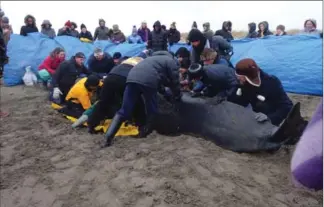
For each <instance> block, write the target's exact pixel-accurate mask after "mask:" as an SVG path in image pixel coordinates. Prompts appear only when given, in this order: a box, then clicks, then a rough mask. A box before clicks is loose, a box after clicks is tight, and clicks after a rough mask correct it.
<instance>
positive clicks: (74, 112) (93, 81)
mask: <svg viewBox="0 0 324 207" xmlns="http://www.w3.org/2000/svg"><path fill="white" fill-rule="evenodd" d="M100 86H102V83H101V82H100V79H99V77H98V76H97V75H90V76H88V77H85V78H82V79H80V80H79V81H78V82H76V83H75V84H74V86H73V87H72V88H71V90H70V91H69V93H68V94H67V96H66V98H65V101H66V106H65V107H63V108H62V110H61V112H63V113H65V114H67V115H70V116H73V117H79V116H81V115H82V113H83V112H84V111H85V110H87V109H89V108H90V107H91V99H92V97H93V95H94V92H95V91H97V89H98V87H100Z"/></svg>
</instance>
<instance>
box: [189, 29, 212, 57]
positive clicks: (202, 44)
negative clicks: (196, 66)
mask: <svg viewBox="0 0 324 207" xmlns="http://www.w3.org/2000/svg"><path fill="white" fill-rule="evenodd" d="M188 41H189V42H190V43H191V46H192V50H191V63H199V62H200V55H201V53H202V51H203V50H204V48H210V44H209V40H208V39H207V38H206V37H205V36H204V34H203V33H202V32H201V31H199V30H198V29H192V30H191V31H190V32H189V34H188Z"/></svg>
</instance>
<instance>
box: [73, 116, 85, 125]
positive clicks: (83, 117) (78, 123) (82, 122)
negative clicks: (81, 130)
mask: <svg viewBox="0 0 324 207" xmlns="http://www.w3.org/2000/svg"><path fill="white" fill-rule="evenodd" d="M87 121H88V116H87V115H82V116H81V117H80V118H79V119H78V120H76V121H75V122H74V123H73V124H72V128H76V127H79V126H81V125H82V124H84V123H85V122H87Z"/></svg>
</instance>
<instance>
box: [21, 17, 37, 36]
mask: <svg viewBox="0 0 324 207" xmlns="http://www.w3.org/2000/svg"><path fill="white" fill-rule="evenodd" d="M29 18H31V19H32V20H33V23H32V24H31V25H29V24H28V22H27V20H28V19H29ZM33 32H38V28H37V27H36V20H35V17H33V16H32V15H27V16H26V17H25V25H24V26H22V27H21V29H20V35H22V36H27V34H29V33H33Z"/></svg>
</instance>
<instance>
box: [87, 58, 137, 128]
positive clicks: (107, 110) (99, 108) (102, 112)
mask: <svg viewBox="0 0 324 207" xmlns="http://www.w3.org/2000/svg"><path fill="white" fill-rule="evenodd" d="M142 60H143V58H141V57H132V58H128V59H127V60H125V61H123V62H122V63H121V64H120V65H117V66H115V67H114V68H113V69H112V70H111V71H110V73H109V74H108V76H107V77H106V78H105V79H104V82H103V86H102V89H101V92H100V96H99V100H98V102H97V103H96V105H95V107H94V108H93V112H92V113H91V114H90V115H89V117H88V122H87V124H88V131H89V133H94V132H95V130H94V129H95V127H96V126H98V125H99V123H100V122H101V121H102V120H103V119H104V118H105V117H106V116H108V115H110V114H111V113H112V115H111V116H113V115H114V113H115V112H116V111H117V110H118V109H119V107H120V105H121V104H120V103H121V101H122V98H123V94H124V90H125V87H126V79H127V76H128V73H129V72H130V70H131V69H132V68H133V67H134V66H135V65H137V64H138V63H139V62H140V61H142ZM116 107H118V108H116Z"/></svg>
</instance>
